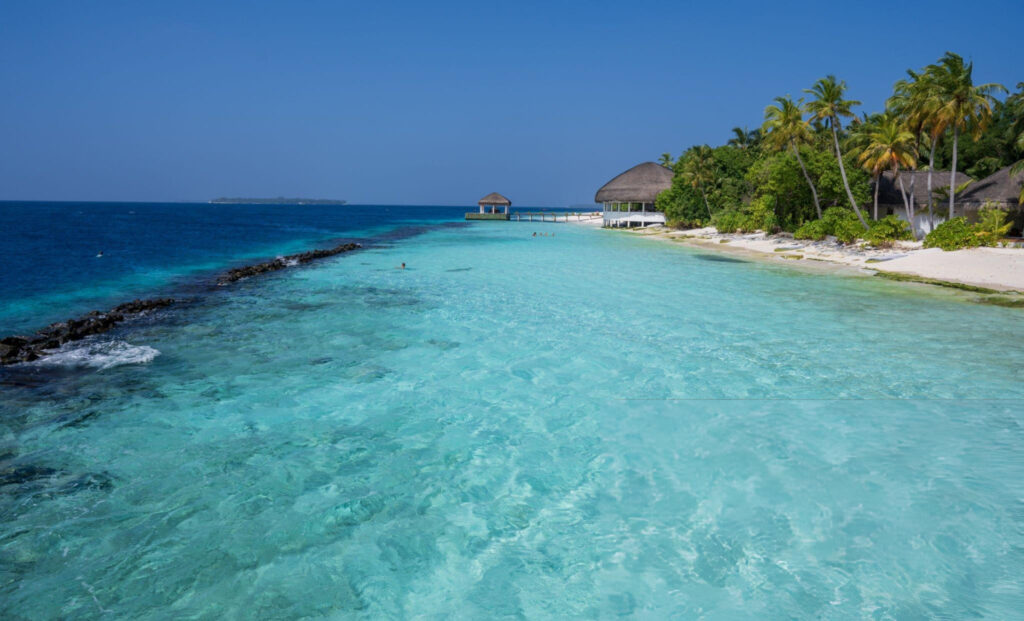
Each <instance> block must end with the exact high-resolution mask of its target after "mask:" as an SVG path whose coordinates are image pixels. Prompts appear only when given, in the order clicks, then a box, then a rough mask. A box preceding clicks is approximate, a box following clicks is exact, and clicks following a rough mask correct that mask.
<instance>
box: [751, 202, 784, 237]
mask: <svg viewBox="0 0 1024 621" xmlns="http://www.w3.org/2000/svg"><path fill="white" fill-rule="evenodd" d="M775 203H776V201H775V198H774V197H772V196H760V197H758V198H755V199H754V200H752V201H750V207H749V209H748V210H747V227H748V228H749V229H750V230H752V231H764V232H766V233H777V232H778V231H779V229H780V227H779V218H778V216H777V215H776V214H775Z"/></svg>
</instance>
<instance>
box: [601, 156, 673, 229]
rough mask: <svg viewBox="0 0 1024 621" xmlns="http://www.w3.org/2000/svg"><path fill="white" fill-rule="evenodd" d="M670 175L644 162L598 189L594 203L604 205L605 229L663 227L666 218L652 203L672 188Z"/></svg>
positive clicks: (670, 170) (669, 172) (668, 171)
mask: <svg viewBox="0 0 1024 621" xmlns="http://www.w3.org/2000/svg"><path fill="white" fill-rule="evenodd" d="M673 174H674V173H673V172H672V169H671V168H666V167H664V166H662V165H661V164H655V163H654V162H644V163H643V164H637V165H636V166H634V167H633V168H630V169H629V170H627V171H626V172H624V173H621V174H620V175H618V176H616V177H615V178H614V179H612V180H611V181H609V182H608V183H606V184H604V185H603V186H601V189H600V190H598V191H597V194H595V195H594V202H595V203H601V204H602V205H603V211H604V225H605V226H635V225H639V226H646V225H648V224H664V223H665V214H664V213H661V212H660V211H657V210H656V209H655V206H654V201H655V199H656V198H657V197H658V194H660V193H662V192H663V191H665V190H667V189H669V188H670V187H672V177H673Z"/></svg>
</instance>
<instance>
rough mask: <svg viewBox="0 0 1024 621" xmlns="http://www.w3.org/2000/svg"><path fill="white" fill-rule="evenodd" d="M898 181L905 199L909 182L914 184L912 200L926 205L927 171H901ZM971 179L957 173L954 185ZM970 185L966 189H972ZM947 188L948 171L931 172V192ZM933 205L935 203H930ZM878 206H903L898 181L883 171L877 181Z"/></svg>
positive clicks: (908, 189)
mask: <svg viewBox="0 0 1024 621" xmlns="http://www.w3.org/2000/svg"><path fill="white" fill-rule="evenodd" d="M899 178H900V179H902V180H903V187H904V188H905V189H906V191H907V199H908V200H909V198H910V182H911V181H913V182H914V199H915V202H916V203H917V204H919V205H926V204H928V171H927V170H901V171H900V177H899ZM970 180H971V178H970V177H968V176H967V175H965V174H964V173H962V172H960V171H957V173H956V185H957V186H958V187H959V186H960V185H962V184H964V183H966V182H967V181H970ZM974 185H975V184H971V185H970V186H968V187H973V186H974ZM943 187H946V188H948V187H949V171H948V170H936V171H933V172H932V192H933V193H934V192H935V190H937V189H939V188H943ZM932 202H933V204H935V203H936V201H934V200H933V201H932ZM878 204H879V205H899V206H900V207H902V206H903V195H902V194H901V193H900V184H899V181H898V180H896V179H894V178H893V174H892V171H888V170H887V171H885V172H884V173H882V176H881V178H880V179H879V180H878Z"/></svg>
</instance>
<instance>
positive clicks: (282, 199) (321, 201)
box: [210, 196, 346, 205]
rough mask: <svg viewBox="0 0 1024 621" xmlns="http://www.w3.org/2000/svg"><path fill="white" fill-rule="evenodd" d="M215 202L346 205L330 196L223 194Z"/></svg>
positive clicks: (234, 203)
mask: <svg viewBox="0 0 1024 621" xmlns="http://www.w3.org/2000/svg"><path fill="white" fill-rule="evenodd" d="M210 202H211V203H215V204H228V205H344V204H345V203H346V201H338V200H334V199H330V198H285V197H283V196H278V197H276V198H228V197H225V196H222V197H220V198H215V199H213V200H211V201H210Z"/></svg>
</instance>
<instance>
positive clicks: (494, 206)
mask: <svg viewBox="0 0 1024 621" xmlns="http://www.w3.org/2000/svg"><path fill="white" fill-rule="evenodd" d="M476 204H477V205H478V206H479V207H480V212H479V213H467V214H466V219H467V220H508V208H509V207H511V206H512V201H510V200H508V199H507V198H505V197H504V196H502V195H501V194H498V193H497V192H491V193H490V194H488V195H487V196H485V197H483V198H481V199H480V200H478V201H477V202H476Z"/></svg>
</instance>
